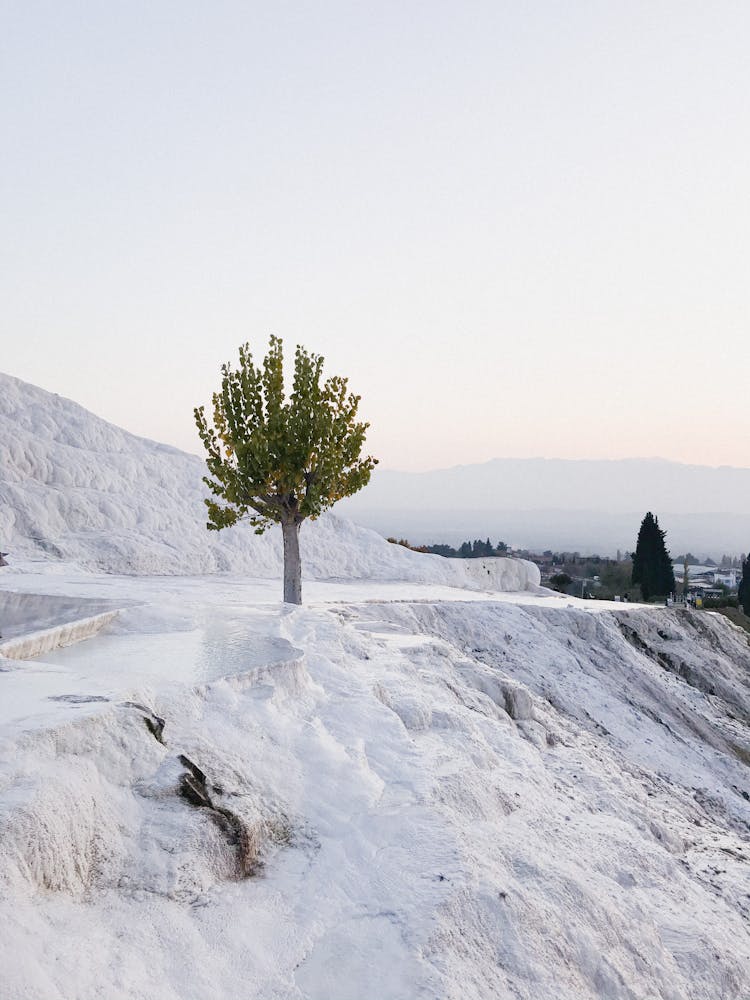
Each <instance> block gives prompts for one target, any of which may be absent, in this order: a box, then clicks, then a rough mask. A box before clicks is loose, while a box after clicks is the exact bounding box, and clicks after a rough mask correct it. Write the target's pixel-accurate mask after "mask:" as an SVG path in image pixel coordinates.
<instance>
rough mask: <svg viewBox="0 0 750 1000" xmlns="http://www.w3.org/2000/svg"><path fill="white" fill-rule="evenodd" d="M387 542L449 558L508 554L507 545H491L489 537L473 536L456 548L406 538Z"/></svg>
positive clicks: (500, 543) (475, 557)
mask: <svg viewBox="0 0 750 1000" xmlns="http://www.w3.org/2000/svg"><path fill="white" fill-rule="evenodd" d="M388 541H389V542H392V543H393V544H394V545H403V546H404V548H407V549H411V550H412V551H413V552H431V553H432V554H433V555H436V556H445V557H446V558H451V559H482V558H484V557H485V556H505V555H507V554H508V546H507V545H506V544H505V542H498V543H497V545H493V544H492V542H491V541H490V540H489V538H488V539H487V540H486V541H484V542H483V541H482V540H481V539H480V538H475V539H474V541H473V542H462V543H461V544H460V545H459V547H458V548H457V549H454V548H453V546H452V545H444V544H442V543H438V544H435V545H411V544H410V543H409V542H408V541H407V539H406V538H389V539H388Z"/></svg>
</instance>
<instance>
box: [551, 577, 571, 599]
mask: <svg viewBox="0 0 750 1000" xmlns="http://www.w3.org/2000/svg"><path fill="white" fill-rule="evenodd" d="M549 582H550V583H551V584H552V587H553V589H554V590H558V591H560V593H561V594H564V593H565V591H566V588H567V587H569V586H570V585H571V583H572V582H573V577H572V576H569V575H568V574H567V573H555V575H554V576H551V577H550V578H549Z"/></svg>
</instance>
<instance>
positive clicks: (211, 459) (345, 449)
mask: <svg viewBox="0 0 750 1000" xmlns="http://www.w3.org/2000/svg"><path fill="white" fill-rule="evenodd" d="M239 354H240V362H239V367H238V368H237V369H233V368H232V367H231V365H229V364H225V365H222V368H221V374H222V379H221V389H220V391H219V392H216V393H214V394H213V397H212V398H213V425H212V424H211V423H210V422H209V421H208V419H207V418H206V414H205V408H204V407H203V406H199V407H197V408H196V409H195V411H194V412H195V422H196V424H197V427H198V433H199V435H200V438H201V441H202V442H203V445H204V447H205V449H206V452H207V457H206V465H207V466H208V471H209V473H210V475H209V476H206V477H205V478H204V480H203V481H204V483H205V484H206V485H207V486H208V488H209V489H210V490H211V493H212V494H213V496H214V499H206V501H205V504H206V506H207V507H208V524H207V527H208V528H209V529H210V530H213V531H219V530H221V529H222V528H227V527H229V526H230V525H233V524H236V523H237V522H238V521H240V520H247V521H249V522H250V524H252V525H253V527H254V528H255V532H256V534H258V535H262V534H263V532H264V531H265V530H266V529H267V528H269V527H270V526H271V525H272V524H275V523H277V524H280V525H281V531H282V535H283V539H284V600H285V601H286V602H287V603H289V604H301V603H302V566H301V563H300V555H299V529H300V525H301V524H302V522H303V521H304V519H305V518H306V517H310V518H313V519H314V518H316V517H317V516H318V515H319V514H321V513H322V512H323V511H324V510H327V509H328V508H329V507H331V506H332V505H333V504H334V503H336V501H337V500H341V498H342V497H346V496H350V495H351V494H352V493H356V492H357V490H360V489H361V488H362V487H363V486H365V485H366V484H367V482H368V481H369V479H370V473H371V472H372V470H373V468H374V466H375V465H376V464H377V459H374V458H372V457H370V456H367V457H365V458H363V457H362V455H361V452H362V446H363V444H364V440H365V433H366V431H367V428H368V427H369V424H367V423H361V422H358V421H357V419H356V417H357V408H358V406H359V400H360V397H359V396H355V395H354V394H353V393H348V392H347V380H346V379H345V378H341V377H340V376H338V375H334V376H333V377H331V378H328V379H326V380H325V382H323V383H322V384H321V377H322V373H323V361H324V359H323V358H322V357H321V356H320V355H319V354H310V353H308V352H307V351H306V350H305V349H304V348H303V347H299V346H298V347H297V350H296V352H295V355H294V384H293V389H292V393H291V395H290V396H288V397H287V395H286V392H285V390H284V370H283V369H284V353H283V343H282V341H281V340H280V339H279V338H278V337H271V340H270V344H269V348H268V354H267V355H266V357H265V358H264V359H263V363H262V365H260V364H258V365H256V364H255V363H254V362H253V357H252V354H251V353H250V346H249V344H245V345H244V346H242V347H240V351H239Z"/></svg>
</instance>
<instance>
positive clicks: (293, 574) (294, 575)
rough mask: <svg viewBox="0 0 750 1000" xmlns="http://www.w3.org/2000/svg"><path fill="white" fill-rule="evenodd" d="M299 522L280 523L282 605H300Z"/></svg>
mask: <svg viewBox="0 0 750 1000" xmlns="http://www.w3.org/2000/svg"><path fill="white" fill-rule="evenodd" d="M299 528H300V525H299V522H297V521H282V522H281V531H282V534H283V536H284V603H285V604H302V563H301V562H300V558H299Z"/></svg>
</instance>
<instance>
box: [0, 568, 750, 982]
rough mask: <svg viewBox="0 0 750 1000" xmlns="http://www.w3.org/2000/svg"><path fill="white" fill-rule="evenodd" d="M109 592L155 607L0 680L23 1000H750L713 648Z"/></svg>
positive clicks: (723, 670)
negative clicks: (32, 999) (99, 998)
mask: <svg viewBox="0 0 750 1000" xmlns="http://www.w3.org/2000/svg"><path fill="white" fill-rule="evenodd" d="M110 580H111V588H110V595H111V593H112V592H114V591H115V590H116V592H117V593H118V595H119V596H120V597H122V598H128V597H130V598H136V597H139V596H140V597H141V599H142V600H145V601H146V603H145V604H143V605H141V606H131V607H129V608H127V609H126V610H124V611H123V612H122V614H121V617H120V619H119V623H118V624H117V625H116V626H114V627H113V628H111V629H110V632H109V634H108V635H102V636H99V637H97V638H95V639H92V640H90V641H89V642H88V643H84V644H82V645H80V646H77V647H71V648H69V649H67V650H61V651H58V652H56V653H54V654H49V655H48V660H49V662H48V663H46V664H45V663H40V664H33V663H28V664H26V665H24V666H23V667H19V665H16V667H15V669H11V670H9V671H8V672H0V690H2V693H3V697H2V701H1V702H0V704H1V705H2V733H3V740H2V742H0V885H1V886H2V892H0V921H2V927H3V933H2V935H0V968H2V970H3V976H2V980H3V987H2V995H3V1000H28V998H35V1000H36V998H43V1000H94V998H98V997H107V1000H153V998H155V997H158V998H159V1000H205V998H206V997H211V1000H282V998H283V1000H376V998H377V1000H434V998H436V997H440V998H444V1000H519V998H520V1000H746V998H747V997H748V996H750V935H749V934H748V917H749V916H750V864H749V860H750V838H749V836H748V832H749V830H750V781H749V780H748V761H750V731H749V730H748V721H749V720H750V650H749V649H748V644H747V639H746V636H745V634H744V633H742V632H740V631H739V630H736V629H734V628H733V627H731V626H729V625H728V624H727V623H726V622H724V621H723V619H719V618H718V617H717V616H714V615H711V614H708V613H703V614H700V613H690V612H688V613H686V612H678V611H675V610H672V609H669V610H667V609H658V608H657V609H650V610H642V611H622V612H612V611H601V612H592V611H591V610H590V609H585V608H583V606H582V605H581V604H579V603H578V602H575V601H572V602H570V604H571V606H570V607H567V606H563V607H560V602H557V601H553V600H549V602H548V605H549V606H545V603H544V602H543V601H541V599H540V598H538V597H533V596H532V595H529V597H528V598H527V599H526V601H527V603H518V601H519V600H520V598H515V599H514V600H515V603H506V601H505V599H500V600H493V601H483V600H479V599H478V595H471V597H472V599H471V600H467V601H459V600H454V601H448V600H445V599H438V597H439V596H443V597H444V595H442V592H440V591H437V590H435V591H431V590H429V589H428V590H426V591H425V596H427V597H428V598H430V597H431V595H433V596H434V599H430V600H427V601H424V600H422V601H417V602H411V603H410V602H408V601H404V600H400V601H397V602H390V603H383V602H382V601H380V600H378V599H379V598H381V597H382V592H383V588H382V587H381V585H379V584H371V585H370V587H369V592H370V594H371V596H372V598H373V599H374V600H373V602H372V603H361V602H358V603H356V604H354V603H346V602H344V603H341V604H340V605H328V606H327V607H323V606H318V607H311V608H300V609H294V610H290V609H286V610H282V609H280V606H279V605H278V604H276V605H273V604H271V603H268V602H266V603H264V604H258V605H256V606H254V607H253V606H251V607H247V606H245V602H246V600H247V587H246V585H245V584H244V583H242V582H238V583H234V584H233V583H232V582H231V581H228V580H226V579H222V580H211V579H206V580H204V581H203V582H202V584H201V585H200V587H198V584H197V581H183V580H172V581H170V580H163V581H162V582H161V583H158V582H157V581H153V580H151V581H140V580H137V579H135V578H131V579H130V580H122V579H119V578H116V577H112V578H110ZM11 583H12V584H13V586H14V588H15V589H27V590H32V589H33V590H39V589H40V585H41V584H43V580H40V579H39V578H35V579H32V580H29V581H28V586H27V585H26V583H25V582H24V579H23V577H22V575H20V574H18V575H15V576H13V577H9V578H8V585H10V584H11ZM49 585H50V589H51V590H52V591H54V592H55V593H57V594H60V593H63V592H65V591H66V590H67V591H68V592H70V593H71V594H76V595H79V596H86V597H91V596H94V595H95V594H96V593H98V591H99V589H100V585H101V578H92V579H90V580H89V579H87V578H86V577H85V576H83V575H76V576H71V577H70V578H66V577H64V576H61V575H60V576H55V577H51V578H49ZM265 586H266V587H267V588H268V592H269V595H270V594H271V591H272V588H273V587H274V584H272V583H270V582H269V583H267V584H265ZM312 586H313V587H315V586H322V585H312ZM327 586H331V587H332V585H327ZM359 586H360V587H361V588H362V589H363V590H364V589H365V585H364V584H361V585H359ZM340 592H341V596H342V597H343V598H344V599H345V598H346V594H347V593H349V592H350V588H349V587H347V586H343V585H342V586H341V588H340ZM274 593H275V590H274ZM454 593H455V592H454ZM162 723H163V728H162ZM181 791H182V794H181ZM185 793H186V794H187V796H188V797H187V798H186V797H185ZM201 796H203V798H201ZM83 942H85V947H83V944H82V943H83Z"/></svg>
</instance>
